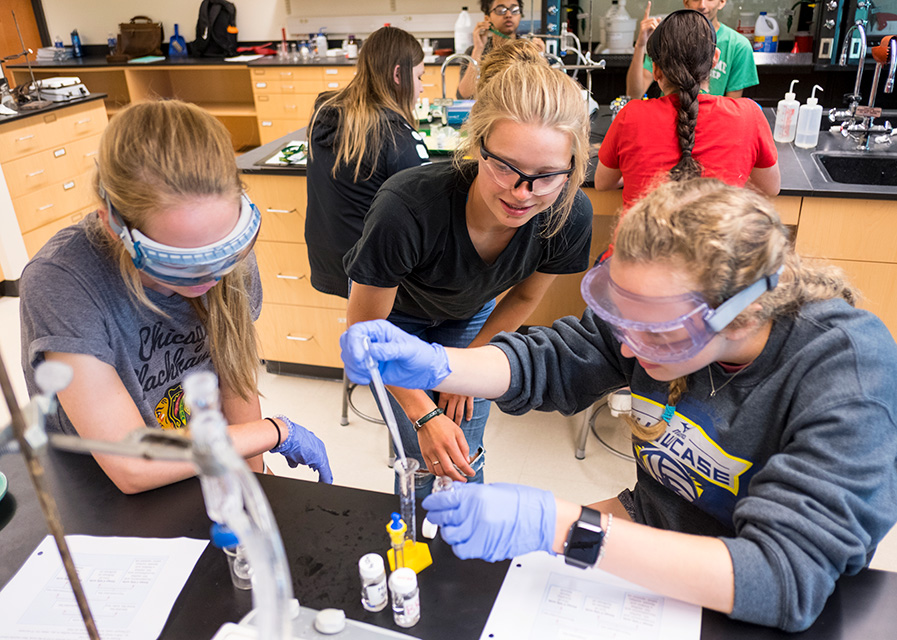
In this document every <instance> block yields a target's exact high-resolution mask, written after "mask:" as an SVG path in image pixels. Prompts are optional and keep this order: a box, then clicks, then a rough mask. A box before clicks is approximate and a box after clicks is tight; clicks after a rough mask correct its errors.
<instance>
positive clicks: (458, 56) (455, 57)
mask: <svg viewBox="0 0 897 640" xmlns="http://www.w3.org/2000/svg"><path fill="white" fill-rule="evenodd" d="M455 60H467V62H468V64H472V65H473V68H474V69H476V70H477V75H479V73H480V65H479V64H478V63H477V61H476V60H474V59H473V58H472V57H471V56H469V55H467V54H466V53H453V54H452V55H450V56H449V57H448V58H446V59H445V60H444V61H443V62H442V99H443V100H446V99H447V98H446V97H445V68H446V67H447V66H449V64H451V63H452V62H454V61H455ZM440 106H451V105H445V104H442V105H440Z"/></svg>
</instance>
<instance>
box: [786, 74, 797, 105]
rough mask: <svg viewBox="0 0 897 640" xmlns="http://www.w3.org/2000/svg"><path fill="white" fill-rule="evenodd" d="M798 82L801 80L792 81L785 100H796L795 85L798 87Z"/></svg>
mask: <svg viewBox="0 0 897 640" xmlns="http://www.w3.org/2000/svg"><path fill="white" fill-rule="evenodd" d="M798 82H800V80H798V79H797V78H795V79H794V80H792V81H791V87H790V88H789V89H788V92H787V93H786V94H785V100H794V98H795V93H794V85H796V84H797V83H798Z"/></svg>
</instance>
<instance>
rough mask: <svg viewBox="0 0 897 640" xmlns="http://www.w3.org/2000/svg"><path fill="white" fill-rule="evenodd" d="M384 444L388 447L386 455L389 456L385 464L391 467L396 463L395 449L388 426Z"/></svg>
mask: <svg viewBox="0 0 897 640" xmlns="http://www.w3.org/2000/svg"><path fill="white" fill-rule="evenodd" d="M386 446H387V447H388V451H387V455H388V456H389V462H387V463H386V464H387V466H388V467H389V468H390V469H392V468H393V466H394V465H395V463H396V450H395V448H394V447H393V442H392V433H390V431H389V427H387V428H386Z"/></svg>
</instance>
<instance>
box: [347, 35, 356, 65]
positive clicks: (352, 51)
mask: <svg viewBox="0 0 897 640" xmlns="http://www.w3.org/2000/svg"><path fill="white" fill-rule="evenodd" d="M357 57H358V43H357V42H355V36H354V35H352V34H349V42H347V43H346V58H348V59H349V60H354V59H355V58H357Z"/></svg>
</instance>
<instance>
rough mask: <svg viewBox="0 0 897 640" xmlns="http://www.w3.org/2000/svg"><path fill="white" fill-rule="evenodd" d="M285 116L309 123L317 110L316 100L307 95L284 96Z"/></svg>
mask: <svg viewBox="0 0 897 640" xmlns="http://www.w3.org/2000/svg"><path fill="white" fill-rule="evenodd" d="M282 97H283V114H282V115H283V116H284V117H286V118H293V119H296V120H302V121H303V122H308V121H309V120H310V119H311V113H312V110H313V109H314V108H315V98H316V97H317V96H311V95H306V94H301V93H300V94H295V95H287V94H285V95H283V96H282Z"/></svg>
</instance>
